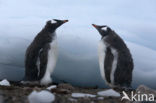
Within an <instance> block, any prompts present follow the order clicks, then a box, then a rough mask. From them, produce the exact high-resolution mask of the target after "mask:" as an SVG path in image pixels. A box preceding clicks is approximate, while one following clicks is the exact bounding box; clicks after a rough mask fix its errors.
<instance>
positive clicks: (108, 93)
mask: <svg viewBox="0 0 156 103" xmlns="http://www.w3.org/2000/svg"><path fill="white" fill-rule="evenodd" d="M97 94H98V95H100V96H106V97H120V93H118V92H116V91H114V90H112V89H109V90H105V91H100V92H98V93H97Z"/></svg>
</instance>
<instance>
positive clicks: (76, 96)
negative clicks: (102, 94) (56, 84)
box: [72, 93, 96, 98]
mask: <svg viewBox="0 0 156 103" xmlns="http://www.w3.org/2000/svg"><path fill="white" fill-rule="evenodd" d="M72 97H74V98H82V97H91V98H94V97H96V95H92V94H87V93H72Z"/></svg>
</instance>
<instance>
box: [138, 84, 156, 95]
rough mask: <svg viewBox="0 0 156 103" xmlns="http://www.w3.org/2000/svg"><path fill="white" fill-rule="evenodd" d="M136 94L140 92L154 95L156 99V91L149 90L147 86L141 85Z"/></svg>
mask: <svg viewBox="0 0 156 103" xmlns="http://www.w3.org/2000/svg"><path fill="white" fill-rule="evenodd" d="M136 92H140V93H141V94H154V95H155V97H156V90H153V89H151V88H148V87H147V86H145V85H140V86H139V87H138V88H137V89H136Z"/></svg>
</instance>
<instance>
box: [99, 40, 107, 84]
mask: <svg viewBox="0 0 156 103" xmlns="http://www.w3.org/2000/svg"><path fill="white" fill-rule="evenodd" d="M106 48H107V45H106V43H104V41H103V40H100V42H99V45H98V56H99V66H100V73H101V76H102V78H103V79H104V80H105V82H106V83H107V81H106V77H105V69H104V62H105V53H106Z"/></svg>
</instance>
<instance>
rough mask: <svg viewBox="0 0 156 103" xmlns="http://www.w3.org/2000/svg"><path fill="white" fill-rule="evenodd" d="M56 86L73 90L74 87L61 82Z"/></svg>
mask: <svg viewBox="0 0 156 103" xmlns="http://www.w3.org/2000/svg"><path fill="white" fill-rule="evenodd" d="M57 87H58V88H63V89H68V90H70V91H73V90H74V87H73V86H72V85H70V84H65V83H61V84H59V85H58V86H57Z"/></svg>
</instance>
